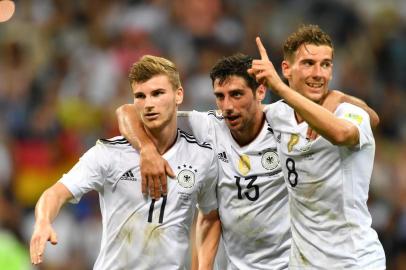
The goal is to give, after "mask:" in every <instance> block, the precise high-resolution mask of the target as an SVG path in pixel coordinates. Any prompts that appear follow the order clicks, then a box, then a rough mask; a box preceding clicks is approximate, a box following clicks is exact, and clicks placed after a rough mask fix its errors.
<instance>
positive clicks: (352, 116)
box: [344, 113, 363, 125]
mask: <svg viewBox="0 0 406 270" xmlns="http://www.w3.org/2000/svg"><path fill="white" fill-rule="evenodd" d="M344 118H346V119H348V120H353V121H356V122H357V123H358V125H361V123H362V120H363V118H362V116H361V115H359V114H355V113H346V114H345V115H344Z"/></svg>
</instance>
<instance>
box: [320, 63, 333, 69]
mask: <svg viewBox="0 0 406 270" xmlns="http://www.w3.org/2000/svg"><path fill="white" fill-rule="evenodd" d="M321 67H322V68H329V67H331V62H323V63H322V64H321Z"/></svg>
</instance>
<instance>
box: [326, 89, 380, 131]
mask: <svg viewBox="0 0 406 270" xmlns="http://www.w3.org/2000/svg"><path fill="white" fill-rule="evenodd" d="M343 102H347V103H350V104H352V105H355V106H357V107H360V108H361V109H363V110H364V111H366V112H367V113H368V115H369V120H370V123H371V127H372V129H375V128H376V127H377V126H378V124H379V122H380V119H379V116H378V114H377V113H376V112H375V111H374V110H373V109H372V108H371V107H369V106H368V105H367V104H366V102H365V101H363V100H362V99H359V98H357V97H354V96H350V95H347V94H345V93H343V92H341V91H338V90H331V91H329V94H328V95H327V97H326V99H325V100H324V102H323V107H325V108H326V109H328V110H329V111H330V112H334V111H335V108H337V106H338V105H339V104H340V103H343Z"/></svg>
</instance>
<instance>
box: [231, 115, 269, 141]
mask: <svg viewBox="0 0 406 270" xmlns="http://www.w3.org/2000/svg"><path fill="white" fill-rule="evenodd" d="M264 121H265V115H264V113H263V111H262V110H261V111H258V112H257V113H256V114H255V116H254V119H253V120H252V121H250V122H249V123H248V125H246V126H245V127H244V129H243V130H240V131H232V130H230V132H231V135H232V136H233V138H234V140H235V141H236V142H237V143H238V145H239V146H245V145H247V144H250V143H251V142H252V141H253V140H255V138H256V137H257V136H258V134H259V133H260V132H261V130H262V127H263V126H264Z"/></svg>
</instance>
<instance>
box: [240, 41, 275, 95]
mask: <svg viewBox="0 0 406 270" xmlns="http://www.w3.org/2000/svg"><path fill="white" fill-rule="evenodd" d="M255 41H256V43H257V47H258V51H259V54H260V56H261V59H260V60H253V61H252V66H251V68H250V69H248V70H247V72H248V73H249V74H251V75H253V76H255V79H256V80H257V82H259V83H261V84H264V85H265V86H266V87H268V88H272V89H273V90H274V91H275V90H276V89H277V88H278V87H277V86H278V85H279V84H280V83H283V81H282V80H281V78H280V77H279V74H278V73H277V72H276V70H275V67H274V65H273V64H272V62H271V61H270V60H269V57H268V54H267V52H266V49H265V47H264V45H263V44H262V42H261V39H260V38H259V37H257V38H256V39H255Z"/></svg>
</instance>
